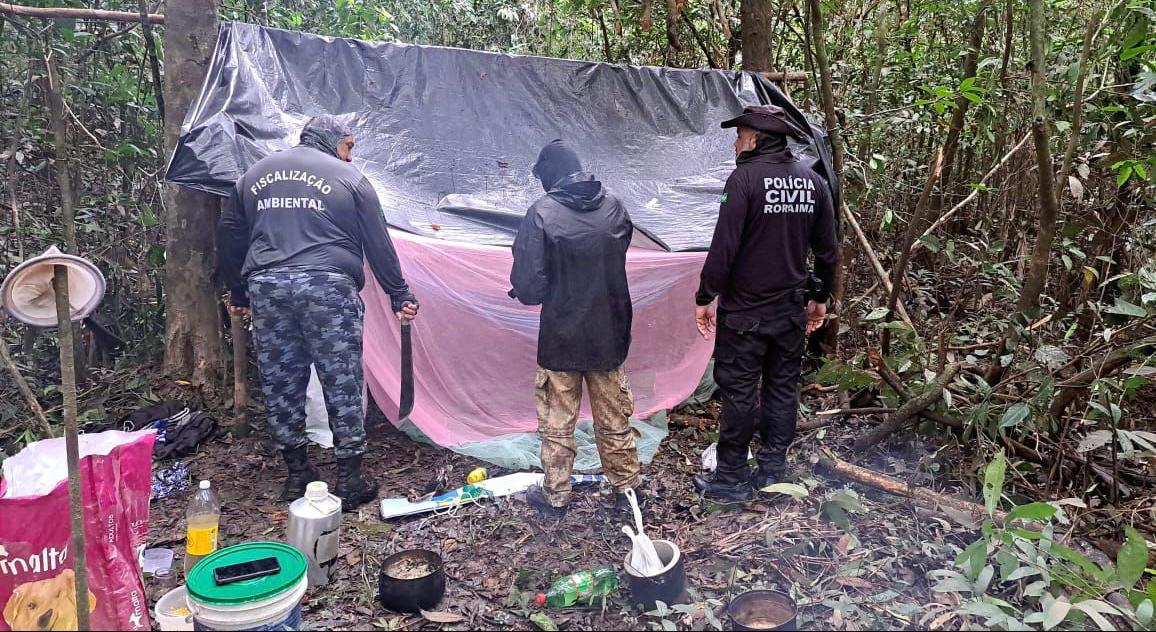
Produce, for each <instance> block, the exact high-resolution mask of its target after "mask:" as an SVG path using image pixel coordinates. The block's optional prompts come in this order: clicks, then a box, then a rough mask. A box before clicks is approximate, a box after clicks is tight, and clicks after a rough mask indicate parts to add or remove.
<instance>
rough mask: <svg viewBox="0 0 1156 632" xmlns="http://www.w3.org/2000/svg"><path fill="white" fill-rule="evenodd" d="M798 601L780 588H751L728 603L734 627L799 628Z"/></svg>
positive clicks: (760, 629) (753, 628)
mask: <svg viewBox="0 0 1156 632" xmlns="http://www.w3.org/2000/svg"><path fill="white" fill-rule="evenodd" d="M798 614H799V611H798V608H797V607H796V606H795V600H794V599H791V598H790V596H788V595H786V594H784V593H781V592H779V591H777V590H749V591H747V592H745V593H743V594H741V595H739V596H738V597H735V598H734V599H732V600H731V603H730V605H728V606H727V616H728V617H729V618H730V623H731V625H730V629H731V630H759V631H762V632H765V631H766V630H776V631H777V630H783V631H791V630H797V629H798V627H797V622H796V618H797V617H798Z"/></svg>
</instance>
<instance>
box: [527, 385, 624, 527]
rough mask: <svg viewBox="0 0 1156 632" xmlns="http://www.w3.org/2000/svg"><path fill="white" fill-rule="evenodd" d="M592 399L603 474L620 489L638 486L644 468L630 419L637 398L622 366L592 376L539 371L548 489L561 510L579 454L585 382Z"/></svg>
mask: <svg viewBox="0 0 1156 632" xmlns="http://www.w3.org/2000/svg"><path fill="white" fill-rule="evenodd" d="M583 382H585V383H586V390H587V392H588V393H589V395H590V408H591V412H593V414H594V439H595V442H596V443H597V444H598V456H599V457H600V458H601V460H602V471H603V473H605V474H606V478H607V479H608V480H609V481H610V484H611V485H613V486H614V489H616V490H618V491H623V490H625V489H627V488H631V487H636V486H637V485H638V482H639V472H640V470H641V467H640V466H639V464H638V451H637V450H636V449H635V447H634V431H633V430H631V428H630V416H631V415H633V414H634V395H633V394H632V393H631V392H630V384H629V383H628V382H627V380H626V371H624V370H623V369H622V368H621V367H619V368H618V369H615V370H613V371H592V372H586V373H577V372H568V371H549V370H546V369H542V368H539V369H538V376H537V404H538V434H539V436H541V438H542V470H543V471H544V472H545V473H546V475H545V480H544V481H543V482H542V490H543V492H545V496H546V500H548V501H549V502H550V504H551V505H554V506H555V507H562V506H564V505H566V504H567V503H568V502H569V501H570V474H571V473H572V472H573V469H574V457H575V456H576V455H577V449H576V446H575V442H574V426H575V424H577V422H578V411H579V409H580V407H581V405H582V383H583Z"/></svg>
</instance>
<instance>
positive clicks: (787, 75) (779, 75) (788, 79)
mask: <svg viewBox="0 0 1156 632" xmlns="http://www.w3.org/2000/svg"><path fill="white" fill-rule="evenodd" d="M760 74H762V75H763V76H764V77H766V78H767V81H774V82H775V83H807V73H805V72H803V71H801V70H793V71H790V72H764V73H760Z"/></svg>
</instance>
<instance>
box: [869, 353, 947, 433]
mask: <svg viewBox="0 0 1156 632" xmlns="http://www.w3.org/2000/svg"><path fill="white" fill-rule="evenodd" d="M959 369H960V364H959V363H958V362H956V363H953V364H951V365H949V366H948V367H947V368H946V369H944V370H943V373H940V374H939V376H938V377H936V378H935V380H934V381H932V382H931V384H930V385H929V386H928V389H927V390H926V391H924V392H922V393H920V394H919V395H917V396H915V397H912V398H911V399H908V400H907V401H906V402H904V403H903V405H902V406H900V407H899V409H898V410H896V411H895V412H894V413H892V414H891V416H890V417H888V418H887V421H884V422H883V423H881V424H879V425H878V426H876V427H874V428H872V429H871V430H868V431H867V432H866V433H865V434H864V435H863V436H861V437H859V438H858V439H856V440H855V444H854V446H853V447H854V449H855V450H856V451H859V452H861V451H863V450H866V449H867V448H870V447H871V446H873V445H875V444H876V443H879V442H880V441H882V440H883V439H886V438H887V437H888V436H890V435H891V434H892V433H894V432H895V431H896V430H899V429H900V428H901V427H903V425H904V424H906V423H907V422H908V421H910V420H911V418H912V417H915V416H917V415H919V414H920V413H921V412H923V411H924V410H925V409H927V408H929V407H930V406H932V405H933V404H935V402H937V401H939V400H940V399H941V398H942V397H943V389H944V387H946V386H947V384H948V383H949V382H951V381H952V380H953V379H955V376H956V375H957V374H958V373H959Z"/></svg>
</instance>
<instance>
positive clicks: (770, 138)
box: [737, 132, 795, 164]
mask: <svg viewBox="0 0 1156 632" xmlns="http://www.w3.org/2000/svg"><path fill="white" fill-rule="evenodd" d="M794 159H795V155H794V154H793V153H791V149H790V147H788V146H787V137H786V136H783V135H782V134H771V133H767V132H759V141H758V143H756V144H755V148H754V149H752V150H750V151H744V152H743V153H742V154H739V158H738V161H737V162H738V164H743V163H744V162H755V161H765V162H790V161H793V160H794Z"/></svg>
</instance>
